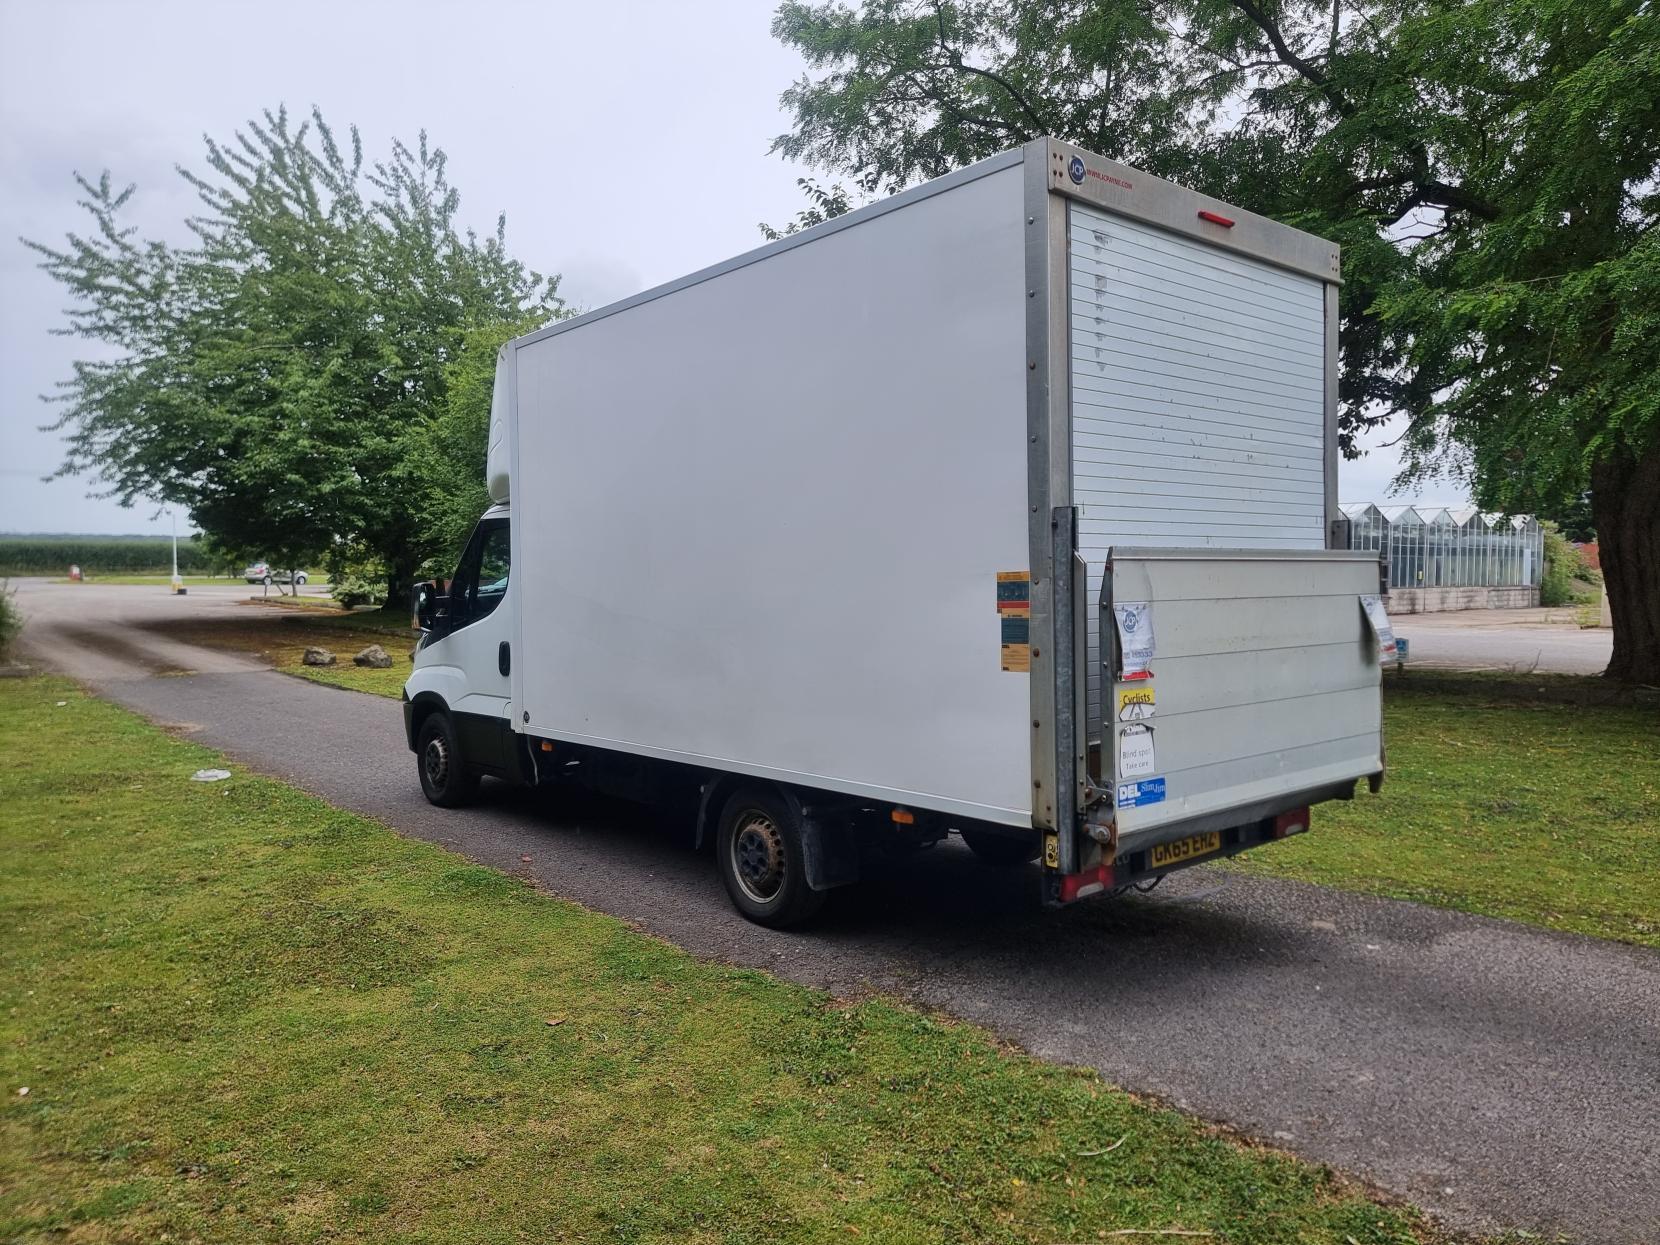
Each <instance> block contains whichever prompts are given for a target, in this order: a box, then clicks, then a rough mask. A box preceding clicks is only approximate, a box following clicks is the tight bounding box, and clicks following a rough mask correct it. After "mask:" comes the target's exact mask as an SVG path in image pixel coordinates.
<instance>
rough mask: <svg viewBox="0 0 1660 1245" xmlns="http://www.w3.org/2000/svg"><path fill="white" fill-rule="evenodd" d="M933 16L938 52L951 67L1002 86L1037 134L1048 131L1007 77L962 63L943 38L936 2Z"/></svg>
mask: <svg viewBox="0 0 1660 1245" xmlns="http://www.w3.org/2000/svg"><path fill="white" fill-rule="evenodd" d="M934 17H935V19H936V20H937V21H938V23H939V48H940V52H941V53H942V54H943V55H944V56H945V58H946V61H947V62H948V63H949V64H950V65H951V66H952V67H953V68H956V69H959V70H961V71H962V72H964V73H970V74H974V75H975V76H977V77H981V78H985V79H987V80H988V81H990V82H995V83H996V84H997V85H998V86H1000V87H1002V88H1003V89H1004V90H1005V91H1007V92H1008V94H1009V98H1010V99H1012V100H1014V102H1015V103H1016V104H1018V105H1020V110H1021V111H1022V112H1024V113H1025V114H1026V115H1027V116H1028V117H1030V118H1031V119H1032V124H1033V125H1035V126H1036V127H1037V132H1038V133H1039V134H1046V133H1048V132H1049V128H1050V127H1049V123H1048V122H1047V121H1045V120H1044V119H1043V118H1042V117H1041V116H1039V115H1038V111H1037V109H1035V108H1033V107H1032V105H1031V104H1030V102H1028V101H1027V99H1026V97H1025V96H1024V95H1023V94H1021V92H1020V90H1019V88H1018V87H1016V86H1015V85H1014V84H1013V83H1012V82H1010V81H1009V80H1008V79H1007V78H1005V77H1003V76H1002V75H1001V74H999V73H995V72H994V71H992V70H990V69H982V68H980V67H979V66H978V65H969V64H966V63H964V61H963V54H962V53H961V52H959V51H957V50H956V49H955V48H953V47H951V46H950V45H949V44H948V43H947V42H946V38H945V10H944V9H943V8H942V7H941V6H939V5H937V4H936V5H935V6H934Z"/></svg>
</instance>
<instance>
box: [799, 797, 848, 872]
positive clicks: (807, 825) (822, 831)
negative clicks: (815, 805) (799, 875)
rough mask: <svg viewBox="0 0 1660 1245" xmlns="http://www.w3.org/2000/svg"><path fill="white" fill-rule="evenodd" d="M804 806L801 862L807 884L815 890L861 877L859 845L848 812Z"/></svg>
mask: <svg viewBox="0 0 1660 1245" xmlns="http://www.w3.org/2000/svg"><path fill="white" fill-rule="evenodd" d="M823 812H827V813H829V814H830V815H829V816H821V815H819V810H814V809H812V808H802V809H801V847H802V857H803V859H802V866H803V868H804V870H805V872H806V874H807V885H808V886H809V887H811V888H812V889H813V890H816V891H827V890H830V889H832V888H833V887H837V886H847V885H849V884H851V883H853V882H857V881H858V880H859V845H858V842H857V841H856V839H855V837H854V834H853V827H852V826H851V825H850V824H849V823H848V820H847V818H846V817H845V816H837V815H836V814H835V811H833V810H823Z"/></svg>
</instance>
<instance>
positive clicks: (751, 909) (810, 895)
mask: <svg viewBox="0 0 1660 1245" xmlns="http://www.w3.org/2000/svg"><path fill="white" fill-rule="evenodd" d="M715 857H716V860H717V862H718V864H719V866H720V876H721V881H722V882H723V883H725V885H726V893H727V894H728V895H729V896H730V897H731V899H732V903H733V906H734V907H736V908H737V909H738V911H739V912H742V913H743V914H744V915H745V916H746V917H748V918H749V919H750V920H752V921H754V922H755V923H756V924H758V925H769V926H771V927H773V928H774V929H782V928H784V927H786V926H790V925H799V924H800V923H801V922H803V921H805V920H807V919H809V918H810V917H812V916H813V914H814V913H816V912H817V911H818V910H819V909H820V908H821V907H823V906H824V898H825V896H824V892H823V891H815V890H813V889H812V888H811V887H810V886H808V885H807V870H806V863H805V858H804V849H803V846H802V834H801V822H800V818H799V817H798V816H797V815H796V812H795V809H794V808H793V807H792V806H791V804H790V803H789V801H787V800H785V799H784V798H783V797H782V796H780V795H777V794H775V793H773V792H768V791H762V790H759V789H756V788H745V789H744V790H741V791H739V792H737V793H736V794H735V795H734V796H733V797H732V798H731V799H730V800H728V801H727V802H726V807H725V808H724V809H723V810H722V812H721V817H720V829H719V831H718V833H717V835H716V838H715Z"/></svg>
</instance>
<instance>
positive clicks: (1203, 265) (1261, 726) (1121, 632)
mask: <svg viewBox="0 0 1660 1245" xmlns="http://www.w3.org/2000/svg"><path fill="white" fill-rule="evenodd" d="M1337 281H1338V251H1337V248H1336V247H1335V246H1333V245H1332V244H1331V243H1328V242H1325V241H1323V240H1321V239H1319V238H1316V237H1313V236H1311V235H1309V234H1306V233H1302V232H1300V231H1298V230H1295V229H1291V228H1289V227H1287V226H1285V225H1281V224H1277V223H1276V222H1274V221H1271V220H1267V219H1264V218H1262V217H1258V216H1253V215H1251V214H1250V213H1247V212H1243V211H1240V210H1238V209H1236V208H1233V207H1230V206H1229V205H1227V204H1225V203H1221V202H1218V201H1216V200H1213V199H1209V198H1206V197H1204V196H1202V195H1198V194H1194V193H1192V192H1190V191H1187V190H1184V189H1182V188H1180V187H1178V186H1175V185H1172V184H1171V183H1169V182H1165V181H1161V180H1160V179H1158V178H1155V177H1150V176H1148V175H1146V174H1144V173H1141V172H1139V171H1138V170H1135V169H1132V168H1129V167H1127V166H1124V165H1121V164H1116V163H1114V162H1113V161H1110V160H1104V159H1101V158H1100V157H1097V156H1094V155H1091V154H1089V153H1087V152H1084V151H1080V150H1078V149H1076V148H1074V147H1070V146H1068V145H1066V144H1064V143H1060V142H1056V141H1053V140H1040V141H1037V142H1033V143H1029V144H1027V145H1026V146H1025V147H1022V148H1021V149H1019V150H1016V151H1010V152H1008V153H1006V154H1004V155H1001V156H998V157H995V158H993V159H990V160H986V161H983V162H982V163H980V164H976V165H974V166H972V167H970V168H966V169H963V170H961V171H959V172H957V173H954V174H951V175H950V176H947V177H943V178H940V179H939V180H937V181H933V182H930V183H928V184H926V185H923V186H919V187H917V188H916V189H914V190H911V191H908V192H906V193H903V194H899V195H895V196H893V197H892V198H890V199H887V200H884V201H883V202H881V203H877V204H873V205H871V206H869V207H866V208H863V209H861V210H859V211H856V212H852V213H849V214H848V215H846V216H842V217H838V218H837V219H835V220H833V221H830V222H829V223H827V224H824V225H820V226H818V227H817V228H814V229H811V230H808V231H806V232H804V233H802V234H799V235H796V236H793V237H789V238H785V239H783V240H781V241H778V242H774V243H772V244H770V245H768V246H764V247H761V248H760V249H758V250H755V251H752V252H750V253H748V254H745V255H741V256H739V257H737V258H736V259H733V260H730V261H728V262H726V263H724V264H719V265H717V266H715V267H713V268H709V269H706V270H704V271H702V272H698V273H694V274H693V275H691V276H689V277H685V278H683V279H681V280H679V281H674V282H671V283H670V284H668V285H665V286H661V287H659V288H657V289H654V290H649V291H647V292H646V293H643V294H640V295H638V296H636V297H634V298H629V299H626V300H624V301H622V302H620V303H616V304H614V305H612V306H609V307H605V308H602V309H600V310H598V311H594V312H591V313H589V314H587V315H583V316H579V317H577V318H574V319H571V320H565V321H561V322H558V323H555V324H552V325H549V326H548V327H547V328H544V329H542V330H540V331H538V332H535V333H531V334H529V335H527V336H525V337H522V338H519V339H517V340H516V341H513V342H510V343H509V344H508V345H507V346H506V347H504V348H503V350H502V352H501V357H500V362H499V365H498V369H497V376H496V389H495V401H494V409H493V412H492V416H491V433H490V449H489V465H488V474H489V483H490V489H491V494H492V496H493V498H494V499H495V502H496V504H495V505H494V506H493V507H492V508H491V509H490V510H489V511H488V512H487V513H486V514H485V515H484V516H483V518H482V519H481V520H480V522H479V527H478V530H477V532H476V533H475V534H474V536H473V538H472V541H471V543H470V544H469V545H468V548H467V550H466V552H465V553H464V554H463V556H462V558H461V562H460V565H459V567H458V569H457V571H456V574H455V577H454V579H453V580H452V581H451V582H450V584H449V586H448V591H447V593H443V594H440V593H439V591H438V589H437V586H436V585H431V586H426V587H425V588H423V589H422V590H421V593H420V596H419V601H418V614H419V616H420V620H421V622H422V625H423V627H424V629H425V632H426V634H425V635H424V637H423V639H422V642H421V647H420V650H419V652H418V654H417V657H416V663H415V670H414V672H413V674H412V675H411V677H410V679H409V682H408V685H407V687H406V689H405V697H406V704H405V709H404V711H405V717H406V723H407V727H408V735H409V742H410V746H411V748H412V749H413V750H414V751H415V752H416V754H417V759H418V765H419V771H420V776H421V781H422V784H423V786H424V788H425V790H426V792H427V795H428V796H429V798H431V799H432V800H433V801H434V802H436V803H439V804H452V803H457V802H460V801H461V800H463V799H465V798H467V797H468V796H469V795H470V794H471V793H472V791H473V789H474V788H475V787H476V784H477V781H478V778H479V776H480V775H493V776H495V777H498V778H504V779H507V780H509V781H512V782H520V783H548V782H556V781H579V782H582V783H584V784H586V785H588V786H591V787H594V788H597V789H601V790H604V791H609V792H612V793H617V794H622V795H627V796H630V797H632V798H636V799H642V800H651V801H658V802H662V803H665V804H668V805H670V806H674V807H678V808H681V809H683V810H684V812H685V816H686V817H687V819H688V821H689V823H690V824H691V826H692V827H693V832H694V834H695V836H696V838H697V839H698V841H699V842H703V841H706V840H709V841H713V843H714V845H715V849H716V859H717V862H718V865H719V868H720V871H721V874H722V876H723V878H724V880H725V883H726V886H727V889H728V891H729V893H730V894H731V896H732V899H733V901H734V903H735V904H736V905H737V906H738V907H739V908H740V909H741V910H742V911H743V912H744V913H745V914H746V915H748V916H749V917H751V918H752V919H755V920H758V921H762V922H765V923H769V924H788V923H792V922H795V921H799V920H801V919H803V918H805V917H807V916H809V915H810V914H811V913H812V912H813V911H814V910H815V908H816V907H817V906H818V904H819V903H820V901H821V900H822V898H823V896H824V893H825V891H827V890H828V889H830V888H832V887H836V886H840V885H843V884H846V883H849V882H852V881H854V880H856V879H857V878H858V877H859V876H860V873H861V870H867V869H869V868H872V867H879V866H874V865H873V864H872V861H873V860H879V859H881V857H879V856H877V857H873V856H872V855H871V853H870V850H869V849H870V848H871V846H872V845H873V844H876V845H880V846H882V847H884V848H885V849H890V850H891V849H893V848H895V847H903V846H920V845H924V844H927V843H930V842H933V841H935V840H937V839H939V838H941V837H943V836H944V835H946V834H947V833H949V832H952V831H956V832H958V833H960V834H961V836H962V837H963V838H964V840H965V841H966V842H967V843H968V845H969V846H970V847H971V848H973V849H974V851H975V852H976V853H978V854H980V855H982V856H983V857H985V858H986V859H987V860H988V861H991V862H995V863H1014V862H1025V861H1030V860H1041V862H1042V865H1041V872H1040V876H1041V878H1042V885H1043V888H1044V895H1045V898H1046V899H1048V900H1049V901H1051V902H1057V903H1058V902H1066V901H1069V900H1072V899H1076V898H1078V897H1080V896H1083V895H1086V894H1092V893H1096V892H1101V891H1108V890H1114V889H1117V888H1120V887H1123V886H1125V885H1128V884H1129V883H1131V882H1135V881H1142V880H1145V879H1148V878H1151V877H1157V876H1160V875H1162V874H1163V873H1165V872H1168V871H1169V870H1171V869H1175V868H1180V867H1183V866H1185V865H1188V864H1191V863H1193V862H1194V861H1198V860H1205V859H1213V858H1216V857H1220V856H1225V855H1229V854H1232V853H1234V852H1238V851H1242V850H1244V849H1246V848H1248V847H1252V846H1255V845H1257V844H1259V843H1263V842H1267V841H1269V840H1272V839H1275V838H1278V837H1283V836H1284V835H1285V834H1288V833H1294V832H1296V831H1300V830H1303V829H1306V828H1307V826H1308V818H1309V813H1308V810H1309V807H1310V806H1311V805H1313V804H1316V803H1318V802H1320V801H1323V800H1329V799H1336V798H1347V797H1349V796H1350V795H1351V794H1352V793H1353V791H1354V788H1355V784H1356V783H1357V781H1358V780H1360V779H1369V780H1371V781H1372V782H1373V783H1374V784H1375V783H1376V782H1377V781H1379V780H1380V778H1381V775H1382V771H1383V744H1382V736H1381V716H1380V704H1379V698H1380V687H1379V662H1378V651H1379V634H1378V631H1377V629H1376V628H1374V626H1373V625H1372V624H1371V623H1369V622H1368V613H1367V604H1368V603H1367V602H1366V601H1365V598H1367V597H1370V596H1372V595H1374V594H1376V593H1377V592H1378V591H1379V586H1378V584H1379V574H1378V562H1377V558H1376V555H1375V554H1366V553H1351V552H1349V551H1348V550H1347V548H1346V545H1347V538H1346V530H1347V529H1346V526H1345V523H1344V521H1343V518H1342V514H1341V512H1340V511H1339V509H1338V505H1337V493H1336V479H1337V454H1338V446H1337V429H1336V386H1337ZM1370 605H1371V606H1372V608H1373V609H1374V610H1375V611H1376V613H1375V614H1374V617H1377V618H1379V619H1380V620H1381V610H1379V609H1377V604H1376V602H1375V601H1373V602H1370Z"/></svg>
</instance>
